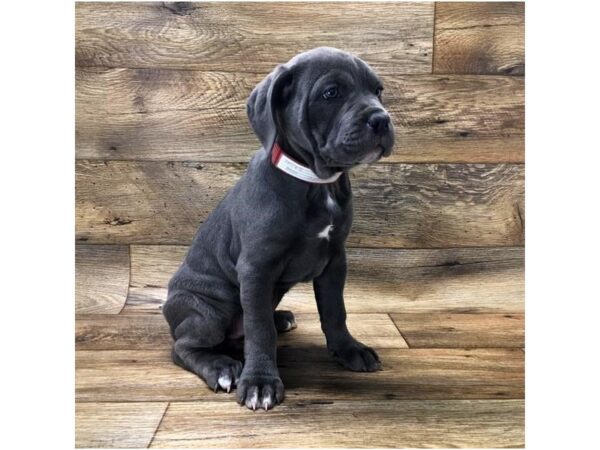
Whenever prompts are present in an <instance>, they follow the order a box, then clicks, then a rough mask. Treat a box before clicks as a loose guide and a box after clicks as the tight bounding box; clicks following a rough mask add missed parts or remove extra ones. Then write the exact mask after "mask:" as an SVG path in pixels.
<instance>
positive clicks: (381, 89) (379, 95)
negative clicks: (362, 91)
mask: <svg viewBox="0 0 600 450" xmlns="http://www.w3.org/2000/svg"><path fill="white" fill-rule="evenodd" d="M382 92H383V88H382V87H378V88H377V89H376V90H375V95H376V96H377V97H378V98H379V99H381V93H382Z"/></svg>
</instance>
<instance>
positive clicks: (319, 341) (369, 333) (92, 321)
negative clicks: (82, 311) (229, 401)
mask: <svg viewBox="0 0 600 450" xmlns="http://www.w3.org/2000/svg"><path fill="white" fill-rule="evenodd" d="M296 322H297V323H298V328H297V329H296V330H293V331H291V332H289V333H282V334H280V335H279V338H278V342H279V345H281V346H294V345H298V346H302V347H306V346H322V345H324V343H325V337H324V336H323V332H322V331H321V326H320V322H319V317H318V315H317V314H296ZM348 328H349V329H350V331H351V332H352V334H353V335H354V336H355V337H356V338H357V339H361V340H364V341H365V342H366V343H368V345H370V346H373V347H377V348H407V347H408V346H407V345H406V342H405V341H404V339H403V338H402V336H401V335H400V333H399V332H398V329H397V328H396V326H395V325H394V322H392V320H391V318H390V317H389V315H388V314H349V315H348ZM172 343H173V340H172V338H171V335H170V334H169V327H168V326H167V322H166V321H165V319H164V318H163V317H162V316H159V315H145V316H142V315H134V316H129V315H123V314H121V315H119V316H117V317H115V316H112V315H104V316H102V315H79V316H77V320H76V322H75V345H76V349H77V350H136V349H139V350H155V349H159V348H169V347H170V346H171V345H172Z"/></svg>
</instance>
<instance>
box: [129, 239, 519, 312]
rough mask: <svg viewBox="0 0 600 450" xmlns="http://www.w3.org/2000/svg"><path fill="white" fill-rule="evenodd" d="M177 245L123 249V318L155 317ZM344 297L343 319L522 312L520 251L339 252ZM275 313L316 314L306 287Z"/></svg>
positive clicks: (179, 253)
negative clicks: (126, 257) (343, 260)
mask: <svg viewBox="0 0 600 450" xmlns="http://www.w3.org/2000/svg"><path fill="white" fill-rule="evenodd" d="M186 251H187V247H185V246H169V245H167V246H162V245H161V246H144V245H132V246H131V287H130V289H129V296H128V298H127V304H126V306H125V308H124V309H123V312H125V313H127V314H132V313H133V314H135V313H140V314H148V313H155V314H159V313H160V307H161V305H162V303H163V302H164V300H165V299H166V293H167V291H166V286H167V283H168V281H169V279H170V277H171V276H172V275H173V273H174V272H175V270H176V269H177V267H178V266H179V264H181V262H182V261H183V258H184V257H185V253H186ZM347 259H348V279H347V282H346V288H345V290H344V296H345V299H346V309H347V311H348V312H351V313H377V312H396V313H406V312H413V313H414V312H428V313H430V312H435V311H438V312H439V311H444V312H446V313H448V312H461V313H465V312H502V313H513V312H516V313H519V312H522V311H523V310H524V296H525V286H524V249H523V248H520V247H504V248H464V249H458V248H453V249H430V250H424V249H420V250H417V249H415V250H412V249H411V250H396V249H366V248H364V249H359V248H351V249H348V250H347ZM280 308H282V309H291V310H292V311H294V312H306V313H316V312H317V311H316V304H315V300H314V294H313V292H312V286H311V284H310V283H308V284H306V283H302V284H299V285H297V286H296V287H294V289H292V290H291V291H290V292H289V293H288V294H286V296H285V297H284V299H283V302H282V304H281V307H280Z"/></svg>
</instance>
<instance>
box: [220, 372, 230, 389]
mask: <svg viewBox="0 0 600 450" xmlns="http://www.w3.org/2000/svg"><path fill="white" fill-rule="evenodd" d="M217 382H218V383H219V386H221V388H222V389H223V390H224V391H227V392H229V391H231V377H230V376H229V375H221V376H220V377H219V379H218V380H217Z"/></svg>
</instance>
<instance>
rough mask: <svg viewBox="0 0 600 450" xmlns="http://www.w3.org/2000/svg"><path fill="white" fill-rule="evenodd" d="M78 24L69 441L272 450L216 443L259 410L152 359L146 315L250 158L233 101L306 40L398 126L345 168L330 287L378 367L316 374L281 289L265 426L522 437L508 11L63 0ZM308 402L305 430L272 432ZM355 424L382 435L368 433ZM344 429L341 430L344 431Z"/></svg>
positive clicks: (312, 315)
mask: <svg viewBox="0 0 600 450" xmlns="http://www.w3.org/2000/svg"><path fill="white" fill-rule="evenodd" d="M75 14H76V43H75V44H76V47H75V50H76V61H75V62H76V80H75V83H76V84H75V89H76V152H75V156H76V161H75V173H76V199H75V200H76V242H77V255H76V256H77V258H76V267H77V269H76V270H77V289H76V291H77V292H76V294H77V297H76V311H77V313H78V316H77V330H76V338H77V401H78V404H77V411H76V414H77V442H76V443H77V446H79V447H80V446H125V447H127V446H131V447H138V446H141V447H145V446H152V447H173V446H182V447H184V446H221V447H223V446H248V445H249V442H251V443H252V445H257V446H265V447H266V446H272V445H276V443H274V442H272V441H271V440H270V439H269V436H268V435H265V436H260V435H254V436H253V441H248V440H247V438H246V437H245V436H244V435H243V433H242V434H239V435H238V434H236V433H233V431H232V430H231V429H230V431H231V432H232V433H233V434H231V435H230V436H227V437H223V435H222V433H221V432H220V431H219V430H220V429H221V428H222V426H223V424H224V423H227V421H226V420H225V419H223V418H220V417H217V416H215V417H213V414H214V411H215V408H216V407H217V406H218V408H219V410H220V411H224V414H226V415H227V417H228V418H231V417H233V418H235V419H236V420H238V421H245V420H248V421H251V422H250V425H252V426H254V424H255V422H253V420H256V418H254V419H253V418H252V416H249V417H247V416H245V415H244V414H243V413H242V411H240V410H238V409H237V407H236V406H235V405H233V404H231V402H230V401H228V402H223V399H222V398H221V397H218V398H215V397H214V396H212V395H209V394H210V393H209V392H208V391H205V390H203V388H202V385H201V383H200V382H199V380H198V379H197V378H195V377H193V376H191V375H190V374H188V373H186V372H183V371H181V370H180V369H178V368H176V367H174V366H172V365H171V364H170V363H169V362H168V351H169V350H168V343H169V339H170V338H169V336H168V333H167V330H166V327H165V325H166V324H165V323H164V321H163V320H162V318H161V317H160V316H159V315H158V314H159V313H160V305H161V303H162V301H163V300H164V298H165V295H166V283H167V281H168V279H169V277H170V275H171V274H172V272H173V271H174V270H175V269H176V267H177V265H178V264H179V263H180V261H181V259H182V258H183V255H184V254H185V251H186V249H187V245H189V243H190V240H191V238H192V236H193V234H194V232H195V230H196V228H197V226H198V225H199V224H200V223H202V221H203V220H204V219H205V218H206V216H207V214H208V213H209V212H210V211H211V210H212V209H213V208H214V206H215V205H216V204H217V203H218V201H219V200H220V199H221V198H222V197H223V195H224V194H225V192H226V191H227V190H228V189H229V188H230V187H231V186H232V185H233V184H234V183H235V182H236V180H237V179H238V178H239V177H240V176H241V175H242V173H243V172H244V170H245V168H246V164H247V162H248V160H249V158H250V156H251V155H252V153H253V152H255V151H256V150H257V149H258V147H259V143H258V140H257V139H256V137H255V136H254V135H253V133H252V132H251V130H250V127H249V125H248V122H247V118H246V116H245V101H246V98H247V97H248V95H249V93H250V91H251V90H252V88H253V87H254V86H255V85H256V83H258V82H259V81H260V80H261V79H262V78H263V77H264V76H265V75H266V74H268V73H269V72H270V71H271V70H272V68H273V67H274V66H276V65H277V64H279V63H282V62H285V61H287V60H289V59H290V58H291V57H292V56H294V55H295V54H296V53H298V52H300V51H303V50H307V49H310V48H313V47H315V46H320V45H330V46H334V47H339V48H342V49H345V50H348V51H351V52H353V53H355V54H357V55H358V56H360V57H361V58H363V59H364V60H366V61H367V62H368V63H369V64H370V65H371V66H372V67H373V68H374V69H375V70H376V71H377V72H378V73H379V74H380V75H381V76H382V78H383V81H384V84H385V87H386V89H385V93H384V103H385V104H386V107H387V108H388V109H389V111H390V112H391V115H392V118H393V120H394V122H395V124H396V129H397V146H396V149H395V151H394V153H393V154H392V156H391V157H390V158H388V159H386V160H384V161H383V162H379V163H377V164H375V165H373V166H370V167H366V168H360V169H358V170H356V171H355V172H353V173H352V183H353V188H354V193H355V203H356V205H355V210H356V212H355V214H356V218H355V223H354V226H353V230H352V233H351V236H350V238H349V241H348V246H349V250H348V255H349V265H350V267H349V279H348V285H347V288H346V295H347V309H348V313H349V316H348V317H349V323H350V328H351V329H353V330H355V332H356V334H357V336H359V337H360V338H361V339H365V341H366V342H368V343H369V344H370V345H373V346H374V347H376V348H377V349H378V350H379V352H380V354H381V355H382V358H383V359H384V360H386V361H387V364H388V370H386V371H384V372H382V373H380V374H377V375H376V377H377V379H376V380H377V381H376V384H378V385H379V386H383V388H382V389H384V390H381V391H377V392H374V391H372V390H371V388H370V387H371V386H372V384H371V382H370V381H369V380H368V379H366V378H364V377H363V376H362V375H359V376H357V375H356V374H353V375H352V376H350V375H345V374H343V373H341V372H338V371H334V369H333V368H332V367H333V366H329V365H327V362H326V361H325V360H324V359H323V358H322V355H321V354H320V353H318V352H315V351H314V349H315V348H317V346H319V345H322V342H321V337H320V333H319V330H318V322H317V316H316V308H315V306H314V301H313V300H312V293H311V291H310V287H309V286H298V288H296V289H294V290H293V291H292V292H291V293H290V294H289V295H288V296H287V297H286V299H285V300H284V306H286V307H290V308H291V309H293V310H294V311H296V312H297V313H298V319H299V321H300V322H302V323H303V324H304V325H303V327H304V328H303V330H302V333H301V334H296V335H293V336H291V337H288V336H284V337H282V341H281V344H280V345H281V346H282V359H283V361H284V362H286V361H287V362H286V363H285V364H284V365H285V366H287V368H286V367H283V368H282V371H283V372H284V373H283V375H285V378H286V385H287V387H288V395H289V397H288V398H289V400H288V401H289V403H287V405H289V408H288V406H286V405H283V406H282V407H280V408H278V409H276V410H275V413H274V414H272V415H269V416H268V417H267V418H266V419H262V418H261V419H260V420H261V421H263V422H264V424H265V426H268V427H271V428H270V429H271V430H272V431H273V430H277V432H278V433H279V438H278V439H279V442H282V440H283V442H285V443H286V444H287V445H289V446H306V445H307V443H306V442H305V441H304V437H302V438H299V436H303V435H301V434H298V431H299V430H300V431H301V430H304V429H306V430H307V432H308V430H310V431H311V433H312V436H313V437H314V445H320V446H325V447H327V446H333V445H344V444H347V445H348V446H356V445H359V446H367V445H369V446H392V447H394V446H395V447H403V446H404V447H406V446H408V447H428V446H429V447H430V446H443V447H453V446H471V447H480V446H481V447H484V446H494V447H510V446H522V445H523V426H522V425H523V424H522V421H523V402H522V398H523V351H522V350H521V348H522V347H523V346H524V339H523V319H524V317H523V312H524V304H523V303H524V302H523V295H524V276H523V270H524V223H525V222H524V217H525V205H524V87H525V86H524V73H525V60H524V58H525V55H524V4H523V3H516V2H514V3H513V2H510V3H453V2H447V3H446V2H443V3H431V2H426V3H394V2H385V3H368V4H367V3H335V4H328V3H285V4H283V3H281V4H273V3H185V2H177V3H163V2H154V3H128V2H122V3H77V4H76V8H75ZM274 30H276V31H274ZM375 298H376V299H377V300H376V301H370V299H375ZM299 342H300V347H299V348H296V349H295V350H294V348H295V347H297V346H298V343H299ZM290 343H291V345H290V346H289V347H290V348H288V344H290ZM315 355H317V356H315ZM311 358H313V359H311ZM315 358H316V359H315ZM308 360H310V361H311V363H310V364H309V363H308V362H307V361H308ZM294 367H295V368H294ZM298 367H300V369H298ZM297 370H299V371H300V372H298V373H297V372H296V371H297ZM142 375H143V376H142ZM303 377H305V378H303ZM310 377H312V379H314V380H316V381H315V383H314V386H313V385H311V386H309V385H307V383H306V381H305V379H306V378H310ZM363 378H364V379H363ZM173 379H177V383H176V384H174V383H172V380H173ZM361 382H362V384H361ZM407 386H408V387H409V389H406V388H407ZM366 387H369V389H366ZM199 399H202V400H203V401H202V402H190V403H187V402H180V401H181V400H186V401H188V400H199ZM356 399H358V400H359V401H357V402H355V401H354V400H356ZM325 400H327V401H325ZM333 400H335V405H333V404H331V403H332V402H333ZM383 400H385V402H384V403H382V401H383ZM374 401H377V403H374ZM327 402H330V403H327ZM307 405H310V407H311V408H313V413H314V414H311V415H309V416H303V417H304V418H302V419H300V417H299V418H298V419H294V421H295V422H294V423H296V424H297V425H298V426H299V427H300V428H298V429H296V430H295V432H294V433H290V432H289V430H287V431H286V429H285V428H280V427H281V424H282V423H285V421H286V420H287V419H286V417H290V416H288V415H289V414H292V415H293V414H295V413H294V411H295V410H294V408H297V407H307ZM223 408H225V409H223ZM165 413H166V414H165ZM357 414H358V415H357ZM399 414H400V415H401V416H399ZM311 417H312V418H311ZM357 417H369V418H370V419H369V420H376V421H377V423H378V424H379V426H380V427H382V428H381V429H382V430H384V429H385V430H387V431H386V432H382V433H377V432H376V431H377V430H376V429H373V430H372V432H369V433H368V434H367V435H366V436H365V435H364V434H363V432H364V427H362V426H358V425H359V422H358V420H361V419H357ZM308 418H311V419H310V420H308ZM228 420H229V419H228ZM306 420H308V422H307V421H306ZM339 423H348V424H354V423H356V425H357V426H356V427H354V428H355V429H354V428H353V427H350V429H348V430H347V433H346V434H344V436H341V435H340V434H339V433H338V432H336V430H337V428H336V427H337V424H339ZM124 424H128V425H127V426H125V425H124ZM159 424H160V426H159ZM399 424H402V426H399ZM129 425H131V427H132V428H129ZM317 425H318V427H317ZM316 428H318V431H315V429H316ZM132 430H133V431H132ZM157 430H158V431H157ZM357 430H358V431H360V433H358V432H357ZM390 430H392V431H393V432H391V431H390ZM273 432H275V431H273ZM298 439H302V440H301V441H299V440H298ZM361 444H362V445H361ZM308 445H310V444H308Z"/></svg>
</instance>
